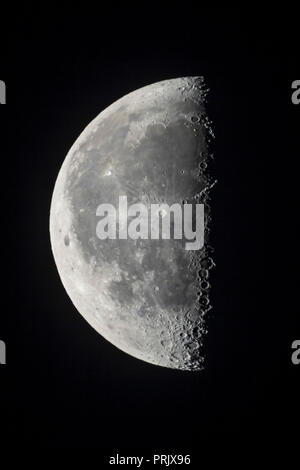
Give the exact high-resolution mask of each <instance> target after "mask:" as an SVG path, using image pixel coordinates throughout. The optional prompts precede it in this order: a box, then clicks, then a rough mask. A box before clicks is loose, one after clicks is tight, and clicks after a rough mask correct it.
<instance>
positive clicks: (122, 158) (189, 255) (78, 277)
mask: <svg viewBox="0 0 300 470" xmlns="http://www.w3.org/2000/svg"><path fill="white" fill-rule="evenodd" d="M207 92H208V90H207V88H206V86H205V83H204V79H203V78H202V77H188V78H177V79H172V80H165V81H162V82H159V83H154V84H152V85H149V86H145V87H143V88H141V89H138V90H136V91H134V92H132V93H129V94H128V95H126V96H124V97H122V98H121V99H119V100H118V101H116V102H114V103H113V104H112V105H111V106H109V107H108V108H106V109H105V110H104V111H103V112H101V113H100V114H99V115H98V116H97V117H96V118H95V119H94V120H93V121H92V122H91V123H90V124H89V125H88V126H87V127H86V129H85V130H84V131H83V132H82V134H81V135H80V136H79V138H78V139H77V140H76V142H75V143H74V145H73V146H72V148H71V149H70V151H69V153H68V155H67V157H66V159H65V160H64V162H63V165H62V167H61V169H60V172H59V174H58V177H57V181H56V184H55V188H54V192H53V197H52V203H51V211H50V236H51V245H52V251H53V254H54V258H55V262H56V265H57V268H58V272H59V275H60V277H61V280H62V283H63V285H64V287H65V289H66V291H67V293H68V295H69V296H70V298H71V300H72V302H73V304H74V305H75V307H76V308H77V310H78V311H79V312H80V313H81V315H82V316H83V317H84V318H85V319H86V320H87V321H88V323H89V324H90V325H92V326H93V327H94V328H95V330H96V331H97V332H98V333H100V334H101V335H102V336H103V337H104V338H106V339H107V340H108V341H110V342H111V343H112V344H114V345H115V346H116V347H118V348H119V349H121V350H122V351H124V352H126V353H128V354H130V355H132V356H134V357H136V358H139V359H142V360H144V361H147V362H149V363H152V364H156V365H160V366H164V367H169V368H175V369H183V370H193V371H194V370H201V369H203V367H204V353H203V340H204V337H205V334H206V333H207V331H206V327H205V314H206V312H207V311H208V310H209V309H210V308H211V306H210V300H209V288H210V285H209V281H208V278H209V270H210V268H212V267H213V266H214V263H213V260H212V258H211V257H210V256H211V251H212V249H211V248H210V247H209V245H208V236H209V231H210V207H209V189H210V188H211V186H212V184H213V183H212V181H211V179H210V177H209V175H208V171H207V164H208V161H209V158H210V157H212V155H211V154H210V153H209V143H210V141H211V139H212V137H213V131H212V129H211V122H210V121H209V119H208V118H207V115H206V110H205V103H206V95H207ZM119 195H127V198H128V205H129V204H133V203H135V202H142V203H144V204H145V205H150V204H154V203H167V204H169V205H171V204H173V203H175V202H177V203H180V204H184V203H192V202H196V203H204V211H205V232H204V235H205V237H204V240H205V241H204V247H203V248H202V249H200V250H198V251H188V250H185V249H184V247H183V244H182V240H174V239H173V240H172V239H171V240H150V239H148V240H141V239H138V240H131V239H128V240H119V239H115V240H108V239H107V240H100V239H99V238H98V237H97V235H96V225H97V222H98V220H99V218H97V217H96V209H97V207H98V205H99V204H101V203H111V204H114V206H115V207H118V198H119Z"/></svg>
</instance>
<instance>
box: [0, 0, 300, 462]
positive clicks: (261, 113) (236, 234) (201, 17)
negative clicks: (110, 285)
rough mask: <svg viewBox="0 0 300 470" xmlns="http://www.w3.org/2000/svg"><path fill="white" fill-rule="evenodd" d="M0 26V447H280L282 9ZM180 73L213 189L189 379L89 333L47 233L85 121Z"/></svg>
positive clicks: (285, 17) (95, 13)
mask: <svg viewBox="0 0 300 470" xmlns="http://www.w3.org/2000/svg"><path fill="white" fill-rule="evenodd" d="M113 9H114V8H112V10H113ZM148 9H149V10H151V11H148ZM2 21H4V29H3V30H2V31H1V43H2V54H1V55H3V56H2V58H1V64H0V79H1V80H4V81H5V83H6V86H7V104H6V105H5V106H1V109H0V116H1V142H2V150H3V153H2V159H1V161H2V173H1V174H2V184H1V188H2V192H3V193H2V222H3V224H2V233H3V234H4V238H5V241H4V242H3V245H2V256H3V261H2V270H3V271H5V273H6V274H5V273H4V284H3V286H2V288H3V291H2V309H1V316H0V339H2V340H4V341H5V343H6V346H7V364H6V365H5V366H2V365H1V366H0V380H1V402H0V413H1V422H2V418H3V417H4V422H5V423H6V424H5V426H4V427H3V429H2V431H3V430H4V434H5V436H4V437H6V439H7V440H8V445H10V446H12V448H23V447H24V448H33V447H34V448H35V449H39V448H45V449H56V448H95V449H98V450H99V452H98V455H99V465H100V463H101V462H102V463H103V462H105V461H107V456H109V455H112V454H113V453H117V452H121V451H123V453H124V454H125V455H129V454H130V452H131V455H137V454H139V453H140V454H141V452H142V449H144V450H145V452H148V453H149V454H150V453H151V452H152V451H154V450H155V452H156V453H159V452H162V453H163V452H164V451H167V450H170V451H173V453H177V454H178V453H188V454H192V456H193V459H194V460H193V461H194V462H197V461H198V460H199V462H200V456H201V449H200V447H201V444H200V443H201V442H202V443H203V442H204V441H206V440H207V441H210V442H212V441H213V442H217V440H221V441H223V442H224V441H226V440H228V439H231V437H230V436H235V437H234V439H235V440H237V439H240V438H245V440H246V441H249V440H251V442H253V440H255V439H257V437H258V436H266V435H267V436H268V437H270V438H271V437H272V436H273V437H274V439H277V438H280V437H281V436H286V435H290V436H291V438H292V436H295V435H296V433H297V432H298V433H299V403H298V402H297V399H298V400H299V373H300V365H299V366H296V365H293V364H292V362H291V354H292V350H291V344H292V342H293V341H294V340H295V339H299V336H300V330H299V327H297V322H298V325H299V321H298V318H297V317H298V314H297V312H296V310H297V307H298V303H296V299H297V295H298V293H297V291H298V289H297V282H296V278H295V277H294V273H293V269H292V266H293V265H294V266H295V267H297V262H296V254H297V250H298V243H297V240H296V239H297V235H290V232H291V234H295V233H296V226H295V222H294V221H295V218H297V217H298V212H299V209H298V208H297V204H296V203H295V201H296V198H297V197H298V195H297V191H298V189H297V188H298V187H299V184H298V181H297V173H296V170H295V169H296V161H297V159H299V139H298V135H299V122H300V121H299V113H300V105H299V106H295V105H293V104H292V102H291V83H292V82H293V81H294V80H296V79H297V78H300V77H299V59H298V60H297V54H296V52H297V51H296V32H297V28H298V25H297V21H296V14H295V12H294V13H293V14H290V12H288V11H286V12H282V11H277V12H276V11H274V10H272V11H271V12H270V13H268V14H264V13H263V12H262V11H260V10H257V11H256V10H255V11H254V8H253V10H252V11H247V9H246V8H245V9H235V10H230V9H221V8H220V9H208V8H204V9H203V8H202V6H201V2H198V3H193V4H191V5H189V6H188V5H186V6H185V5H184V4H181V6H180V8H179V7H177V6H176V5H175V4H174V5H173V6H172V7H170V10H169V11H167V10H166V11H164V9H163V8H161V7H158V6H157V7H155V6H154V5H152V6H151V5H150V4H148V5H145V6H144V4H140V6H139V7H133V6H132V7H129V6H128V7H127V6H123V7H122V9H121V8H119V7H118V6H117V5H115V11H109V10H108V9H106V8H104V7H103V6H100V4H99V6H98V7H96V4H94V5H93V6H89V7H88V5H86V4H84V3H79V4H76V6H75V5H73V6H72V7H68V8H67V7H63V6H62V4H60V3H57V4H56V6H55V2H54V4H52V6H51V8H48V7H45V6H42V4H41V5H40V6H33V4H30V3H27V2H26V4H25V3H23V6H22V7H19V8H16V11H14V12H9V13H7V21H5V20H2ZM5 23H7V24H6V25H5ZM188 75H203V76H204V77H205V78H206V82H207V85H208V87H209V88H210V90H211V91H210V94H209V99H208V114H209V117H210V118H211V119H212V121H213V123H214V124H213V126H214V131H215V135H216V139H215V142H214V148H213V151H214V154H215V160H214V163H212V166H211V170H212V171H213V174H214V176H215V177H216V178H217V180H218V184H217V185H216V186H215V188H214V189H213V191H212V194H211V195H212V215H213V228H212V239H211V244H212V245H213V246H214V248H215V254H214V259H215V262H216V265H217V266H216V268H215V269H214V271H213V274H212V278H211V282H212V290H211V301H212V304H213V310H212V313H211V315H210V317H209V321H208V328H209V335H208V338H207V344H206V355H207V367H206V370H205V371H203V372H198V373H189V372H181V371H176V370H169V369H164V368H160V367H155V366H152V365H150V364H147V363H145V362H142V361H139V360H137V359H135V358H133V357H130V356H129V355H126V354H125V353H123V352H121V351H119V350H118V349H117V348H115V347H114V346H112V345H111V344H110V343H108V342H107V341H106V340H104V339H103V338H102V337H100V336H99V335H98V334H97V333H96V331H94V330H93V329H92V327H91V326H89V324H88V323H87V322H86V321H85V320H84V319H83V318H82V317H81V315H79V313H77V311H76V310H75V307H74V306H73V305H72V303H71V301H70V299H69V297H68V296H67V294H66V292H65V290H64V288H63V286H62V284H61V281H60V279H59V276H58V273H57V270H56V266H55V263H54V260H53V257H52V253H51V248H50V240H49V228H48V220H49V209H50V201H51V196H52V191H53V187H54V183H55V180H56V177H57V173H58V171H59V168H60V166H61V164H62V162H63V160H64V158H65V156H66V154H67V152H68V150H69V148H70V147H71V145H72V144H73V142H74V141H75V139H76V138H77V137H78V135H79V134H80V132H81V131H82V130H83V129H84V128H85V126H86V125H87V124H88V123H89V122H90V121H91V120H92V119H93V118H94V117H95V116H96V115H97V114H98V113H99V112H100V111H101V110H103V109H104V108H106V107H107V106H108V105H109V104H111V103H112V102H114V101H115V100H116V99H118V98H120V97H121V96H123V95H124V94H126V93H128V92H130V91H133V90H135V89H137V88H140V87H142V86H145V85H148V84H150V83H153V82H156V81H160V80H164V79H168V78H175V77H180V76H188ZM296 122H297V126H298V127H297V126H296ZM294 237H295V240H294ZM6 247H7V248H6ZM297 426H298V431H297ZM2 442H4V441H2ZM235 442H236V441H235ZM7 448H9V447H7ZM100 468H101V465H100Z"/></svg>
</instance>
